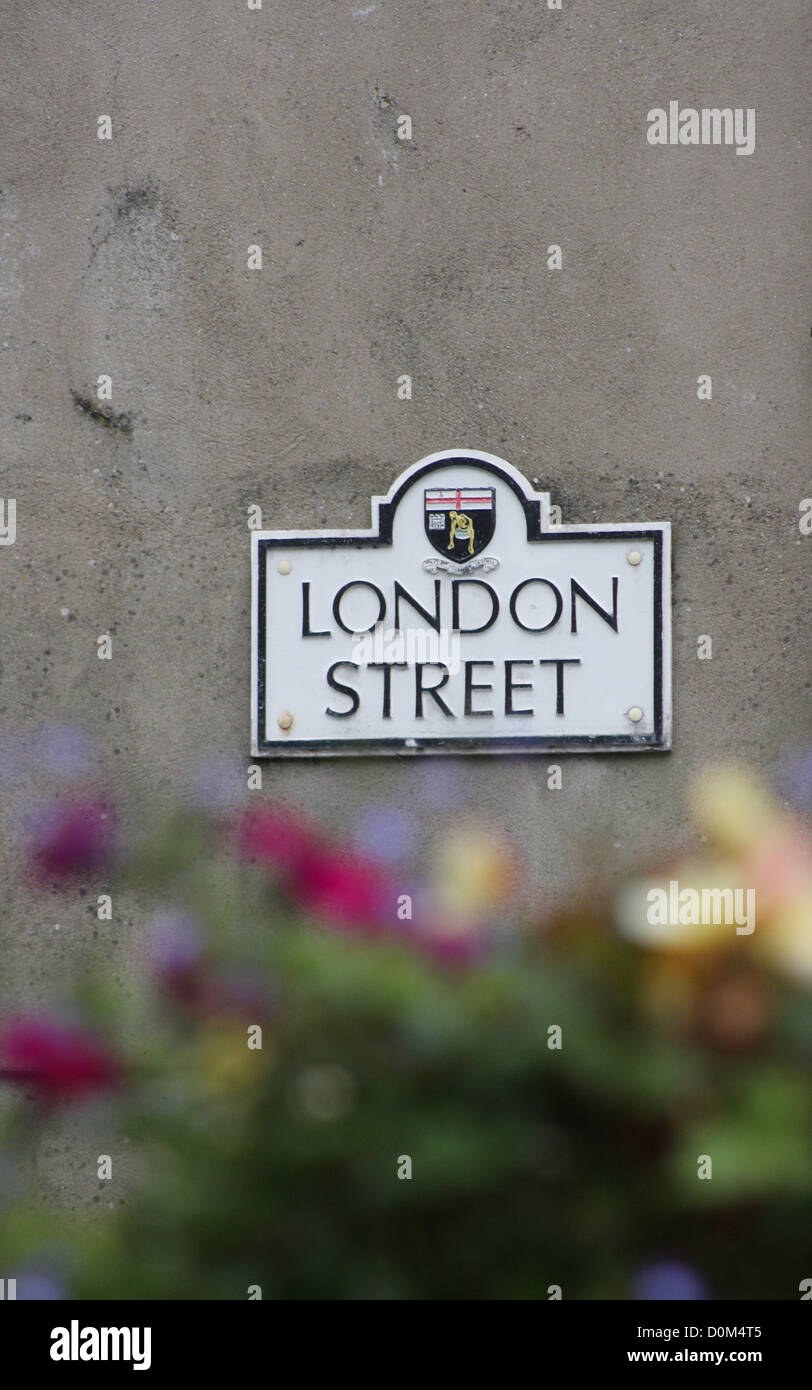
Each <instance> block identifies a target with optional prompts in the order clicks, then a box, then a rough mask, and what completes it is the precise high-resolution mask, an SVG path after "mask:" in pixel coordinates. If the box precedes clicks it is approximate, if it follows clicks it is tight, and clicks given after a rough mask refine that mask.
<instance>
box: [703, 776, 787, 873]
mask: <svg viewBox="0 0 812 1390" xmlns="http://www.w3.org/2000/svg"><path fill="white" fill-rule="evenodd" d="M693 810H694V818H695V821H696V824H697V825H698V826H699V828H700V830H702V831H704V833H705V834H706V835H708V836H709V837H710V839H711V840H712V841H714V843H716V844H717V845H720V846H721V847H722V848H723V849H726V850H730V851H732V852H733V853H740V852H741V851H743V850H747V849H750V848H752V847H754V846H756V845H758V844H759V842H760V841H762V840H764V839H765V838H766V837H767V835H768V834H769V833H770V831H771V829H772V827H773V825H774V824H775V821H776V819H777V816H778V808H777V806H776V805H775V802H774V801H773V799H772V797H771V796H770V794H769V792H768V791H767V789H766V787H764V786H763V785H762V783H761V782H760V781H759V779H758V777H757V776H756V774H755V773H754V772H753V771H751V769H750V768H749V767H747V766H746V765H744V764H739V763H729V764H726V765H722V766H720V767H715V768H712V769H711V770H710V771H709V772H707V773H705V774H704V775H703V776H701V777H699V778H698V779H697V781H696V782H695V784H694V787H693Z"/></svg>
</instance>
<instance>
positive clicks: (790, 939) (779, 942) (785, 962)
mask: <svg viewBox="0 0 812 1390" xmlns="http://www.w3.org/2000/svg"><path fill="white" fill-rule="evenodd" d="M756 935H758V933H756ZM757 945H758V946H759V948H760V950H761V951H762V953H763V955H764V956H765V958H766V959H767V960H768V961H769V962H770V963H771V964H772V965H773V966H774V967H775V968H776V969H777V970H780V971H781V972H782V974H784V975H788V976H789V977H790V979H792V980H795V981H796V982H797V983H799V984H802V985H806V986H807V987H808V988H809V987H812V882H810V883H808V884H807V885H806V887H805V888H804V890H803V891H802V892H800V893H797V894H796V895H794V896H793V897H792V898H791V899H789V901H787V902H785V903H783V904H782V905H781V907H779V908H778V909H777V911H775V912H774V913H773V915H772V917H771V919H770V925H769V930H768V931H767V932H765V934H764V936H763V937H761V938H760V939H759V941H758V942H757Z"/></svg>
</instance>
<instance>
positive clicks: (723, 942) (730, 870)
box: [614, 859, 745, 951]
mask: <svg viewBox="0 0 812 1390" xmlns="http://www.w3.org/2000/svg"><path fill="white" fill-rule="evenodd" d="M672 885H676V887H673V888H672ZM742 887H743V884H742V875H741V871H740V869H739V868H738V867H737V865H736V864H735V863H733V862H727V863H725V862H723V861H721V860H718V861H716V860H712V859H708V860H706V861H689V860H686V861H685V862H683V863H679V864H675V865H674V866H673V867H672V868H671V869H670V870H669V872H668V873H667V874H666V873H663V874H661V875H659V876H658V877H657V878H650V879H632V880H631V881H630V882H629V883H626V884H624V885H623V887H622V888H621V889H620V891H619V893H618V895H617V898H616V900H615V906H614V915H615V922H616V925H617V929H618V931H619V933H620V935H621V936H623V937H625V939H626V940H627V941H632V942H634V944H635V945H637V946H646V947H648V948H649V949H650V950H659V951H674V950H677V951H711V950H718V949H719V947H720V946H729V945H730V943H731V942H732V941H736V940H737V939H738V938H737V935H736V925H737V924H736V922H734V921H733V920H732V917H730V918H729V917H727V916H726V912H725V911H722V910H719V909H718V908H717V906H716V904H717V901H718V897H717V895H718V894H719V892H724V891H725V890H732V891H734V892H735V891H736V890H737V889H738V890H741V889H742ZM655 895H656V896H655ZM683 895H685V896H683ZM743 901H745V900H744V899H740V902H743ZM734 905H735V899H734ZM674 909H676V910H674ZM714 917H716V918H718V920H717V921H714ZM694 918H696V920H694Z"/></svg>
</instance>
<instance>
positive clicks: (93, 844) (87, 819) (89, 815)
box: [28, 800, 114, 882]
mask: <svg viewBox="0 0 812 1390" xmlns="http://www.w3.org/2000/svg"><path fill="white" fill-rule="evenodd" d="M113 833H114V822H113V817H112V815H111V813H110V812H109V811H108V809H107V807H106V806H105V805H104V804H103V803H102V802H101V801H92V800H69V801H65V802H60V803H57V805H55V806H53V807H51V808H50V809H49V810H48V811H46V812H44V813H43V814H41V815H40V816H39V817H38V818H37V819H36V821H35V822H34V824H33V826H32V829H31V834H30V840H29V845H28V852H29V860H30V864H31V867H32V868H33V870H34V872H35V874H36V875H37V877H38V878H39V879H40V880H41V881H43V882H48V881H51V882H54V881H59V880H63V879H67V878H71V877H74V876H75V875H78V874H83V873H93V872H95V871H96V870H98V869H100V868H102V867H103V865H105V864H106V863H107V862H108V861H109V859H110V857H111V855H112V849H113Z"/></svg>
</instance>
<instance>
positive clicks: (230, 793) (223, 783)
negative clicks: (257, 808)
mask: <svg viewBox="0 0 812 1390" xmlns="http://www.w3.org/2000/svg"><path fill="white" fill-rule="evenodd" d="M245 789H246V782H245V763H244V760H243V759H242V758H239V757H238V756H237V754H236V753H233V754H226V753H215V754H212V755H210V756H208V757H204V758H201V759H200V760H199V761H198V763H197V764H196V766H195V768H194V769H193V771H192V774H191V777H190V779H189V790H190V793H191V795H192V799H193V800H194V802H195V803H196V805H198V806H200V807H202V808H203V810H206V811H212V812H214V814H215V815H225V814H226V813H227V812H229V811H233V810H234V809H235V808H236V807H237V806H239V804H240V802H241V801H242V800H243V797H244V796H245Z"/></svg>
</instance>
